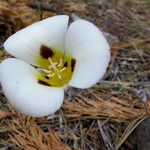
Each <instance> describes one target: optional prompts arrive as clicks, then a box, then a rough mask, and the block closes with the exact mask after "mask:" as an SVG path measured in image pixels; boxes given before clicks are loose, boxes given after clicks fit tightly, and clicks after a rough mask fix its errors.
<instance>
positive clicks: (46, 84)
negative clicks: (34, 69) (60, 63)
mask: <svg viewBox="0 0 150 150" xmlns="http://www.w3.org/2000/svg"><path fill="white" fill-rule="evenodd" d="M38 83H39V84H42V85H45V86H51V85H50V84H48V83H46V82H45V81H42V80H38Z"/></svg>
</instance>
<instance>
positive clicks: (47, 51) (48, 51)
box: [40, 44, 54, 59]
mask: <svg viewBox="0 0 150 150" xmlns="http://www.w3.org/2000/svg"><path fill="white" fill-rule="evenodd" d="M40 55H41V56H42V57H43V58H44V59H48V58H49V57H52V56H53V55H54V52H53V50H52V48H49V47H47V46H46V45H43V44H42V45H41V48H40Z"/></svg>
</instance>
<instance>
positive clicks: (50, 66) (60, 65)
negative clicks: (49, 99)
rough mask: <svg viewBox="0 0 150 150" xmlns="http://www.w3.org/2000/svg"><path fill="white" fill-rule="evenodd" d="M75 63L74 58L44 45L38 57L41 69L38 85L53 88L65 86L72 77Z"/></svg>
mask: <svg viewBox="0 0 150 150" xmlns="http://www.w3.org/2000/svg"><path fill="white" fill-rule="evenodd" d="M75 63H76V62H75V59H73V58H72V57H70V56H66V55H65V54H64V53H62V52H60V51H58V50H55V49H52V48H49V47H47V46H45V45H42V46H41V48H40V54H39V56H38V57H37V64H38V66H39V67H40V68H39V72H40V73H39V75H38V76H37V78H38V83H39V84H43V85H47V86H52V87H62V86H64V85H65V84H66V83H68V82H69V81H70V79H71V77H72V74H73V71H74V67H75Z"/></svg>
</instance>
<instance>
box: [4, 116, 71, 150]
mask: <svg viewBox="0 0 150 150" xmlns="http://www.w3.org/2000/svg"><path fill="white" fill-rule="evenodd" d="M5 123H6V127H7V128H8V129H9V130H10V131H11V132H10V133H9V137H10V138H9V141H10V142H13V143H15V144H16V145H17V146H18V147H20V148H21V149H23V150H39V149H40V150H58V149H59V150H70V148H69V147H67V146H65V145H64V144H63V143H62V142H61V140H60V138H59V136H58V135H57V133H56V132H54V131H53V130H51V129H49V128H48V129H47V132H44V131H43V130H42V129H41V127H40V126H38V125H37V124H36V122H35V119H34V118H30V117H27V116H24V115H22V114H17V117H13V118H12V119H11V120H6V121H5Z"/></svg>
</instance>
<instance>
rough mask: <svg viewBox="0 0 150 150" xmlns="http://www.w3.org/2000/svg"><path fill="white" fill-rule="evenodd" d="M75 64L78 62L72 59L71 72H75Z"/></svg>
mask: <svg viewBox="0 0 150 150" xmlns="http://www.w3.org/2000/svg"><path fill="white" fill-rule="evenodd" d="M75 64H76V60H75V59H71V71H72V72H73V71H74V67H75Z"/></svg>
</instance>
